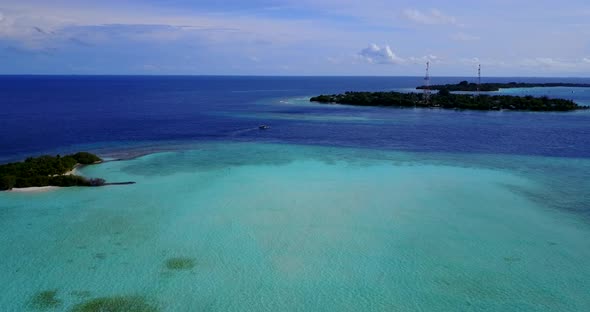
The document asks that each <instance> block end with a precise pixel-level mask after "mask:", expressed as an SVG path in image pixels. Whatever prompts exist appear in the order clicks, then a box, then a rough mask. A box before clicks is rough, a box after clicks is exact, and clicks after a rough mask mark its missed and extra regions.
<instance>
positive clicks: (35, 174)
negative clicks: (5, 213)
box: [0, 152, 133, 191]
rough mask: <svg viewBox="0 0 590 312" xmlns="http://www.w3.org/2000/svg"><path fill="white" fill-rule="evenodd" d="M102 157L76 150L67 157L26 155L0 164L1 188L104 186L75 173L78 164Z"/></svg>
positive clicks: (102, 183) (4, 189) (89, 163)
mask: <svg viewBox="0 0 590 312" xmlns="http://www.w3.org/2000/svg"><path fill="white" fill-rule="evenodd" d="M101 162H102V159H101V158H100V157H98V156H96V155H94V154H91V153H87V152H79V153H76V154H72V155H66V156H60V155H57V156H41V157H36V158H33V157H29V158H27V159H25V161H23V162H15V163H9V164H4V165H0V191H6V190H11V189H13V188H29V187H43V186H66V187H67V186H103V185H111V184H132V183H133V182H124V183H106V181H105V180H104V179H100V178H95V179H87V178H85V177H82V176H78V175H75V174H74V173H75V169H76V168H78V167H80V166H85V165H92V164H97V163H101Z"/></svg>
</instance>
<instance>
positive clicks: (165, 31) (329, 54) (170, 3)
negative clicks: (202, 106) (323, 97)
mask: <svg viewBox="0 0 590 312" xmlns="http://www.w3.org/2000/svg"><path fill="white" fill-rule="evenodd" d="M427 61H429V62H430V63H431V74H432V75H439V76H474V75H476V73H477V66H478V65H479V64H481V66H482V74H483V75H484V76H486V75H487V76H519V77H525V76H539V77H554V76H556V77H559V76H563V77H590V1H588V0H563V1H553V0H552V1H547V0H510V1H508V0H493V1H488V0H481V1H478V0H449V1H430V0H425V1H405V0H402V1H396V0H364V1H353V0H338V1H337V0H277V1H267V0H250V1H245V0H229V1H223V0H217V1H208V0H207V1H189V0H158V1H156V0H144V1H140V0H101V1H96V0H95V1H86V0H51V1H48V0H42V1H41V0H1V1H0V74H67V75H70V74H74V75H89V74H123V75H128V74H132V75H335V76H339V75H353V76H354V75H363V76H365V75H368V76H381V75H387V76H420V75H424V69H425V63H426V62H427Z"/></svg>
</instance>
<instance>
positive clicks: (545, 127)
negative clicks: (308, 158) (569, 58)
mask: <svg viewBox="0 0 590 312" xmlns="http://www.w3.org/2000/svg"><path fill="white" fill-rule="evenodd" d="M463 79H465V80H472V79H470V78H460V77H448V78H435V79H433V83H456V82H458V81H460V80H463ZM488 80H490V81H498V82H509V81H526V82H553V81H560V82H584V83H589V82H590V79H564V78H493V79H492V78H488ZM422 82H423V79H422V78H421V77H217V76H211V77H208V76H195V77H149V76H143V77H142V76H87V77H85V76H0V133H1V135H0V161H9V160H17V159H20V158H22V157H25V156H28V155H30V154H34V155H36V154H40V153H65V152H68V151H73V150H76V149H80V148H83V147H84V148H87V149H91V150H92V149H98V148H99V147H104V146H110V147H112V146H115V145H117V144H118V143H124V144H127V145H128V144H130V143H134V144H137V143H141V142H154V141H155V142H158V141H162V142H163V141H203V140H206V141H212V140H222V141H227V140H229V141H248V142H249V141H256V142H263V141H266V142H278V143H297V144H320V145H333V146H350V147H370V148H378V149H391V150H398V151H426V152H468V153H486V154H490V153H492V154H496V153H497V154H518V155H543V156H560V157H590V112H589V111H580V112H570V113H528V112H474V111H449V110H438V109H383V108H360V107H347V106H334V105H320V104H310V103H307V101H306V99H305V97H309V96H313V95H318V94H324V93H339V92H344V91H361V90H367V91H378V90H397V89H408V88H413V87H415V86H418V85H421V84H422ZM543 92H545V91H543ZM573 92H575V93H572V90H571V89H566V90H559V89H554V90H550V91H546V93H548V95H549V96H559V97H565V98H571V99H574V100H576V101H577V102H579V103H582V104H585V105H590V90H587V89H579V90H578V91H577V92H576V91H573ZM524 93H526V91H524ZM293 99H295V103H290V102H289V101H291V102H292V101H293ZM306 104H309V105H306ZM260 124H268V125H270V126H271V127H272V128H271V130H270V131H255V130H257V127H258V125H260Z"/></svg>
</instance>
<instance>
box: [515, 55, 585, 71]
mask: <svg viewBox="0 0 590 312" xmlns="http://www.w3.org/2000/svg"><path fill="white" fill-rule="evenodd" d="M521 65H522V66H526V67H543V68H555V69H568V68H575V67H576V65H577V64H576V62H573V61H568V60H561V59H555V58H551V57H535V58H527V59H524V60H523V61H522V62H521Z"/></svg>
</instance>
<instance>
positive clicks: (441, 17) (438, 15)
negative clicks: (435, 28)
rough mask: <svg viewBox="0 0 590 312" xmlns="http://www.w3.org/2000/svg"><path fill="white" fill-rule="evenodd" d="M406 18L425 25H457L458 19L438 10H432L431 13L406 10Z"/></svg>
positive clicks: (404, 12)
mask: <svg viewBox="0 0 590 312" xmlns="http://www.w3.org/2000/svg"><path fill="white" fill-rule="evenodd" d="M403 15H404V17H405V18H407V19H409V20H410V21H412V22H415V23H419V24H425V25H457V19H456V18H455V17H454V16H450V15H446V14H444V13H442V12H441V11H439V10H437V9H431V10H430V11H429V12H422V11H419V10H416V9H406V10H404V11H403Z"/></svg>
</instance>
